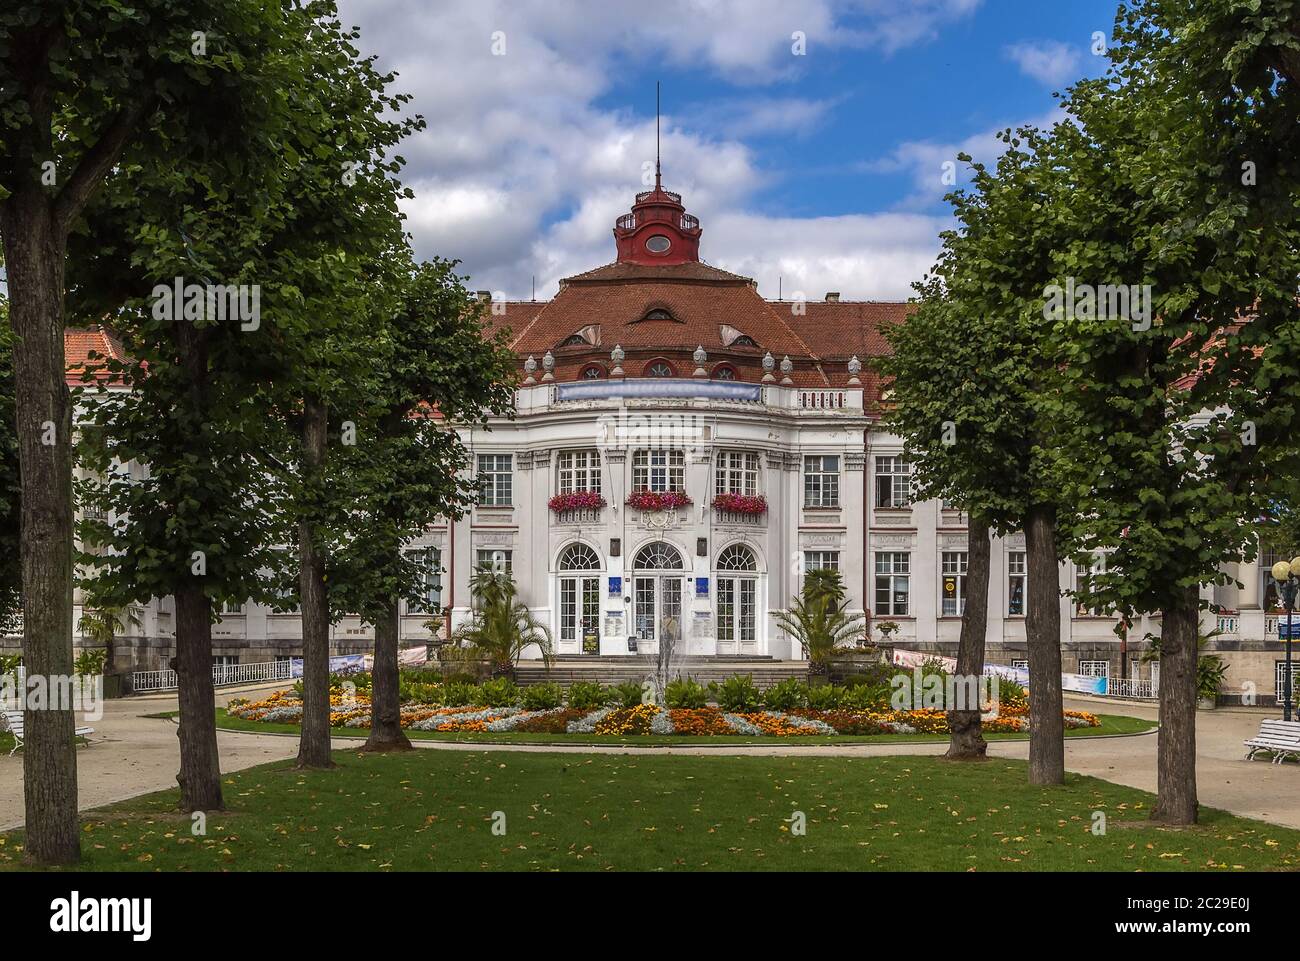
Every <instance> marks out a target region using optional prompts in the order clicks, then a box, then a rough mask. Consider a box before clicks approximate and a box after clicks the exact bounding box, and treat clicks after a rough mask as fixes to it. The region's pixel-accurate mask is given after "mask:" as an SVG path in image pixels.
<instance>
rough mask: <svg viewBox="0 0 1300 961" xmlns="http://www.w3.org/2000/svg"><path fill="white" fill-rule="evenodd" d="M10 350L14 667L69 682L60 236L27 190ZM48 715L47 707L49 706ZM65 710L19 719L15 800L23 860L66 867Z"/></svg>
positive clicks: (11, 239) (69, 739)
mask: <svg viewBox="0 0 1300 961" xmlns="http://www.w3.org/2000/svg"><path fill="white" fill-rule="evenodd" d="M0 234H2V235H3V239H4V254H5V269H6V271H7V283H8V291H9V297H10V304H9V319H10V324H11V325H12V326H13V330H14V333H15V334H16V335H17V342H16V343H15V344H14V387H15V391H16V401H17V405H16V406H17V411H16V418H15V428H16V432H17V435H18V460H19V472H20V478H21V483H22V508H21V525H22V528H21V529H22V546H21V554H22V557H21V561H22V593H23V663H24V665H25V666H26V668H27V677H28V679H29V681H30V680H32V679H35V678H41V677H44V678H51V679H52V678H57V677H61V676H64V677H71V676H72V405H71V402H70V397H69V394H68V385H67V382H66V380H65V374H64V353H63V283H64V276H63V268H64V256H65V243H66V241H65V234H64V232H63V231H62V230H61V229H60V228H59V227H58V225H57V224H56V222H55V219H54V216H53V212H52V209H51V207H50V205H49V203H48V201H47V199H46V197H45V196H44V193H43V189H42V188H41V187H40V186H39V185H38V184H37V183H35V181H33V182H32V183H31V184H30V185H24V186H22V187H20V188H19V189H18V190H17V191H16V192H15V193H13V194H12V195H11V196H10V197H9V198H8V199H7V200H5V201H4V202H3V203H0ZM49 706H54V705H49ZM65 706H66V707H67V710H40V711H30V710H29V711H27V712H26V716H25V718H24V721H23V723H24V726H25V733H24V738H23V741H24V747H23V800H24V803H25V807H26V822H27V840H26V842H25V845H24V850H25V852H26V853H25V856H26V858H27V860H29V861H31V862H34V863H37V864H74V863H76V862H77V861H78V860H80V858H81V848H80V844H79V833H78V830H77V755H76V744H75V742H74V740H73V731H74V730H75V727H76V725H75V723H74V719H73V714H72V710H71V707H72V706H71V705H65Z"/></svg>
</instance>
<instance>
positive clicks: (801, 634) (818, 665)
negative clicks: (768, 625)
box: [773, 570, 867, 676]
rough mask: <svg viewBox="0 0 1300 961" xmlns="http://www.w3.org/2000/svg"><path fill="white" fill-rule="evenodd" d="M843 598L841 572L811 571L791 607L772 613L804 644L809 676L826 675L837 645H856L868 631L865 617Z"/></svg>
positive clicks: (789, 632) (778, 621) (777, 620)
mask: <svg viewBox="0 0 1300 961" xmlns="http://www.w3.org/2000/svg"><path fill="white" fill-rule="evenodd" d="M844 598H845V593H844V582H843V580H842V579H841V577H840V572H839V571H833V570H816V571H809V572H808V573H807V574H806V575H804V581H803V588H802V590H801V591H800V593H799V596H798V597H796V598H795V599H794V602H793V603H792V604H791V605H790V610H788V611H777V612H776V613H775V614H774V615H773V616H774V617H775V618H776V622H777V624H779V625H780V627H781V629H782V630H784V631H786V632H787V633H788V634H789V635H790V636H791V637H793V638H794V639H795V640H797V641H798V642H799V643H800V645H802V647H803V652H804V657H806V658H807V659H808V674H809V675H810V676H812V675H822V674H825V673H826V672H827V670H828V668H829V666H830V661H831V658H832V657H834V656H835V650H836V648H839V647H843V646H847V645H852V644H856V642H857V641H858V640H859V639H860V638H861V637H863V635H864V634H865V633H866V624H867V622H866V618H865V617H864V616H863V615H861V614H849V613H848V612H847V611H846V610H845V609H844Z"/></svg>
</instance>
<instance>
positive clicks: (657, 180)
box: [655, 80, 662, 190]
mask: <svg viewBox="0 0 1300 961" xmlns="http://www.w3.org/2000/svg"><path fill="white" fill-rule="evenodd" d="M661 187H662V182H661V180H660V170H659V81H658V80H656V81H655V190H659V189H660V188H661Z"/></svg>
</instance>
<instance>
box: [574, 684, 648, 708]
mask: <svg viewBox="0 0 1300 961" xmlns="http://www.w3.org/2000/svg"><path fill="white" fill-rule="evenodd" d="M636 690H637V703H638V704H639V703H640V698H641V688H640V687H637V689H636ZM609 697H610V695H609V692H608V691H606V690H605V689H604V688H603V687H601V686H600V684H599V683H598V682H596V681H574V682H573V683H572V684H570V685H569V697H568V702H569V707H571V708H574V709H576V710H581V711H594V710H595V709H596V708H598V707H601V706H602V705H603V704H604V703H605V702H606V701H608V700H609ZM620 703H621V701H620ZM627 706H628V705H626V704H625V705H624V707H627Z"/></svg>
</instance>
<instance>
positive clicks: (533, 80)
mask: <svg viewBox="0 0 1300 961" xmlns="http://www.w3.org/2000/svg"><path fill="white" fill-rule="evenodd" d="M978 3H979V0H661V2H659V3H658V4H656V5H655V6H653V7H647V6H646V5H645V3H644V2H643V0H602V2H599V3H582V4H557V3H553V2H550V0H459V2H452V0H445V2H439V3H437V4H429V3H427V0H341V2H340V7H341V9H342V14H343V19H344V22H345V23H357V24H359V25H360V27H361V31H362V32H361V40H360V46H361V49H362V50H363V52H366V53H376V54H379V56H380V65H381V66H382V67H383V68H385V69H391V70H395V71H397V73H398V78H397V80H396V82H395V84H394V87H395V89H397V90H400V91H405V92H409V93H411V94H412V95H413V97H414V99H413V102H412V104H411V105H410V109H411V110H412V112H417V113H420V114H422V115H423V116H424V117H425V119H426V121H427V123H428V128H427V129H426V130H425V131H423V132H422V133H420V134H418V135H417V136H415V137H413V138H411V140H410V141H409V142H408V143H405V144H403V145H402V149H401V151H400V152H401V153H402V155H403V156H404V157H406V159H407V162H408V163H407V167H406V169H405V171H404V173H403V180H404V182H405V183H407V184H408V185H410V186H411V188H412V189H413V191H414V192H415V195H416V196H415V199H414V200H413V201H409V202H408V203H406V204H405V206H404V209H405V210H406V213H407V215H408V218H409V221H408V228H409V229H410V231H411V233H412V235H413V237H414V239H415V245H416V250H417V252H418V253H419V254H421V255H423V256H429V255H432V254H440V255H442V256H449V257H456V258H459V259H461V260H462V262H463V265H462V268H461V269H462V271H463V272H466V273H468V274H470V275H471V282H472V284H473V285H474V286H475V287H477V288H480V289H491V290H502V291H505V292H506V293H507V294H508V295H509V296H512V297H519V296H527V295H528V292H529V290H530V286H531V278H532V277H534V276H535V277H536V282H537V290H538V296H539V297H540V296H549V295H550V294H551V293H553V292H554V290H555V289H556V286H557V284H558V281H559V279H560V278H561V277H563V276H565V275H567V274H571V273H576V272H580V271H582V270H587V269H590V268H591V267H593V266H596V265H599V264H602V263H607V262H609V261H610V260H612V259H613V257H614V244H613V239H612V235H611V228H612V226H613V222H614V219H615V218H616V217H617V216H618V215H619V214H621V213H624V212H626V210H627V209H628V206H629V205H630V203H631V199H632V195H633V193H635V192H636V191H637V190H641V189H644V182H643V179H642V177H643V171H644V170H645V169H646V165H647V164H652V163H653V160H654V120H653V117H652V116H651V108H652V101H651V99H650V98H651V97H652V95H653V91H652V90H647V91H646V92H645V96H644V98H643V99H642V102H641V103H639V104H637V107H638V112H637V115H636V116H633V114H632V113H631V111H630V110H612V109H607V108H603V107H601V106H598V105H597V104H598V102H599V100H600V98H601V97H602V96H603V95H605V94H607V93H608V91H609V89H610V86H611V82H612V79H613V78H614V77H615V76H617V75H619V74H620V73H621V72H625V71H626V70H628V69H629V68H633V69H640V68H642V67H644V66H646V65H647V64H655V63H659V64H665V65H667V66H668V68H669V70H667V71H665V73H664V75H665V77H666V79H667V81H668V82H667V83H666V84H665V88H664V92H665V101H664V105H665V114H664V118H663V157H664V179H665V183H666V185H667V186H669V187H670V188H671V189H673V190H678V191H681V193H682V194H683V196H684V198H685V199H686V202H687V205H688V208H689V209H690V210H691V212H692V213H695V214H696V215H697V216H699V217H700V218H701V220H702V221H703V225H704V229H705V234H704V243H703V249H702V252H703V254H704V256H705V257H707V258H709V259H711V260H712V261H713V262H715V263H719V264H721V263H723V262H724V261H726V262H733V263H737V264H740V263H743V262H752V263H754V264H755V265H756V266H755V268H754V270H755V272H757V273H762V272H764V271H766V272H768V273H770V269H769V267H768V266H766V265H767V264H769V263H774V262H775V259H774V258H776V256H777V253H776V251H777V250H778V248H780V249H781V250H782V253H783V256H786V257H789V258H793V260H794V261H795V264H794V267H792V270H791V271H790V272H791V273H795V272H798V271H802V272H803V273H804V274H805V275H806V276H808V277H810V278H822V277H827V278H829V277H836V278H838V279H836V280H835V281H834V283H837V284H838V285H839V287H840V288H841V289H842V290H843V291H844V292H845V295H846V296H864V297H865V296H884V295H885V294H883V293H882V292H881V291H882V290H883V289H884V288H881V287H879V285H880V284H883V283H886V281H885V280H884V279H883V278H884V277H886V276H890V277H894V275H895V271H894V269H892V268H891V269H890V270H888V271H884V272H883V273H882V272H879V271H877V270H875V269H874V268H870V267H867V268H862V265H861V263H860V262H858V261H855V258H856V257H866V256H868V253H870V252H872V251H874V252H875V254H876V255H878V256H879V257H881V258H883V259H882V262H888V263H891V264H896V263H897V261H896V259H895V258H896V256H898V255H897V252H896V249H895V247H894V246H893V245H892V243H891V238H889V237H888V236H887V232H880V231H877V230H875V229H874V227H875V226H877V224H875V223H872V222H871V218H853V217H847V218H825V219H819V220H805V221H801V220H796V219H788V220H778V219H769V218H763V217H759V216H757V215H756V214H754V213H752V212H750V211H749V208H750V206H751V204H752V201H753V198H755V197H756V196H757V195H758V192H759V189H760V188H761V187H762V186H763V185H764V184H765V183H766V182H767V180H768V176H769V175H768V174H766V173H765V172H763V171H762V170H761V168H760V165H759V163H758V161H757V159H756V157H755V155H754V153H753V151H752V149H751V148H750V147H749V146H747V145H746V143H745V142H744V140H745V138H748V137H755V136H763V135H770V134H781V135H791V136H800V135H803V134H805V133H806V132H808V131H810V130H813V129H815V127H816V126H817V125H818V124H819V123H820V122H821V121H822V120H823V119H824V118H825V116H826V114H827V112H828V111H830V110H832V109H834V107H835V105H836V101H828V100H817V99H810V98H800V97H792V96H768V95H764V94H760V93H758V92H757V91H755V93H754V94H753V95H746V96H741V97H734V98H732V99H730V100H728V101H724V102H722V103H720V104H713V105H709V106H707V107H705V108H703V109H700V110H698V111H697V112H696V113H692V112H691V110H690V108H687V109H682V105H681V104H680V101H678V102H676V103H675V102H674V98H673V89H672V81H671V77H672V74H673V72H675V71H677V70H678V69H685V68H689V69H692V70H700V69H704V70H707V71H711V72H713V73H714V74H716V75H718V76H720V77H722V78H724V79H725V80H727V81H729V82H731V83H733V84H735V83H739V84H744V85H746V86H749V87H761V86H763V85H769V84H774V83H778V82H780V81H782V80H785V79H788V78H790V77H793V76H796V75H798V74H799V73H800V72H801V71H803V70H805V69H806V68H807V65H808V63H809V62H810V61H812V60H814V59H815V58H816V56H817V54H818V51H819V50H820V49H825V48H832V47H857V48H871V49H875V50H878V51H883V52H886V53H888V52H890V51H893V50H896V49H899V48H900V47H902V46H906V45H908V44H911V43H919V42H923V41H925V40H926V39H928V38H930V37H932V36H933V35H934V34H935V32H936V31H937V30H938V29H939V27H940V26H941V25H942V24H943V23H945V22H946V21H949V20H951V19H953V18H956V17H961V16H965V15H967V14H969V13H970V12H971V11H972V10H974V9H975V7H976V6H977V5H978ZM796 30H798V31H803V32H804V33H805V34H806V36H807V38H808V47H807V56H806V57H798V56H793V55H792V51H791V34H792V33H793V32H794V31H796ZM494 34H498V37H499V38H503V39H504V55H503V56H497V55H494V53H493V37H494ZM497 49H498V50H499V49H500V46H499V45H498V48H497ZM674 108H677V109H676V110H675V109H674ZM742 222H743V223H745V224H747V225H748V229H749V230H750V231H752V233H751V234H750V235H749V236H745V234H744V232H736V231H732V230H730V229H726V227H725V225H727V224H734V223H742ZM764 224H767V225H769V226H770V228H771V229H769V230H767V231H766V232H764V231H762V229H761V228H762V227H763V225H764ZM932 232H933V229H932ZM760 234H761V237H762V238H771V241H770V245H771V253H770V254H764V255H762V257H758V255H757V254H755V253H753V247H754V245H755V243H760V242H761V244H763V245H767V244H769V241H768V240H766V239H763V240H761V241H760V238H759V235H760ZM823 237H824V238H834V240H835V242H842V243H846V244H849V245H850V249H849V251H848V253H846V254H845V255H844V256H842V257H838V259H836V257H837V251H836V249H835V247H834V244H833V243H832V242H831V241H830V240H829V239H819V238H823ZM912 242H913V241H912V240H909V241H908V243H909V244H910V243H912ZM915 243H917V244H920V240H919V238H918V239H916V241H915ZM873 245H874V246H873ZM933 245H934V238H933V237H932V236H931V238H930V242H929V246H931V247H933ZM908 249H909V250H911V248H910V247H909V248H908ZM901 256H902V257H903V259H904V260H907V259H908V255H901ZM746 257H749V258H750V260H749V261H746V260H745V258H746ZM754 258H757V259H754ZM915 259H916V258H915V257H912V260H915ZM912 260H908V262H909V263H910V262H912ZM928 266H929V264H928V263H926V264H925V265H924V266H923V267H922V269H924V267H928ZM907 279H910V275H909V277H908V278H907ZM896 280H897V278H896V277H894V280H891V281H889V283H888V289H889V290H890V291H892V292H893V293H891V294H890V295H891V296H893V295H899V294H905V293H906V289H905V287H906V285H905V283H904V284H903V285H901V286H900V285H899V284H898V283H897V282H896ZM764 282H765V283H766V281H764ZM819 282H820V281H819ZM827 282H828V283H829V282H831V281H830V280H827Z"/></svg>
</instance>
